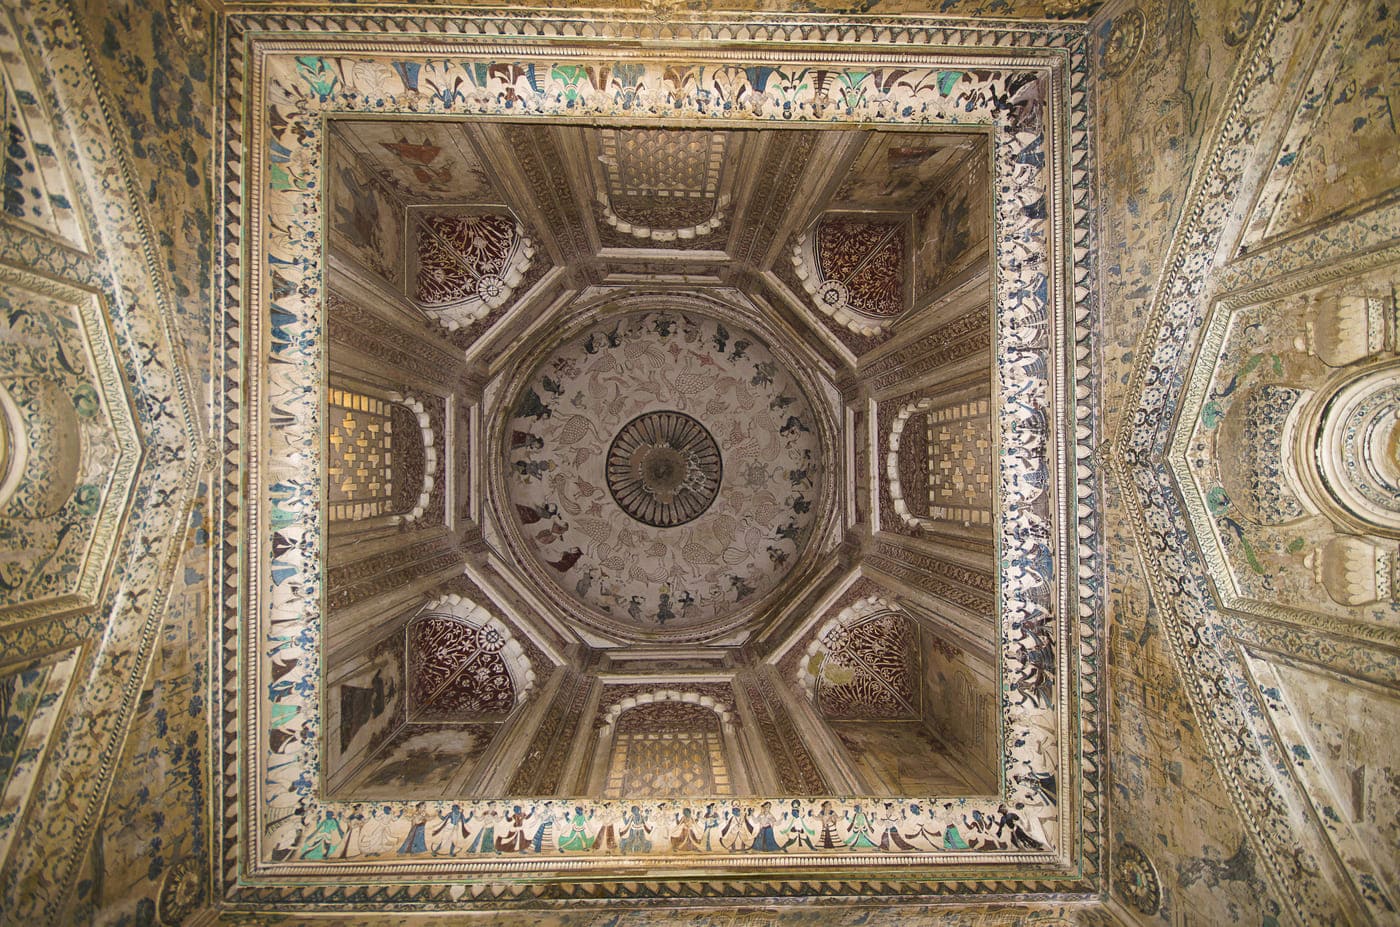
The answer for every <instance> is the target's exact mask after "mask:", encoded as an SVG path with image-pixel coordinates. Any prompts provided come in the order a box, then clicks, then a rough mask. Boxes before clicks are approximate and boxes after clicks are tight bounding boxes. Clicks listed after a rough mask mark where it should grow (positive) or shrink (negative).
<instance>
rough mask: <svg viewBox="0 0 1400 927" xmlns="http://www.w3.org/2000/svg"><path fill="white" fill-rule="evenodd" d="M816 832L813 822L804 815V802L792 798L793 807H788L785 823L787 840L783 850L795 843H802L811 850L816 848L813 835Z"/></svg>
mask: <svg viewBox="0 0 1400 927" xmlns="http://www.w3.org/2000/svg"><path fill="white" fill-rule="evenodd" d="M815 834H816V829H815V828H814V827H812V825H811V823H810V822H808V821H807V820H806V819H805V818H803V817H802V802H800V801H798V800H797V799H795V798H794V799H793V800H792V807H791V808H790V809H788V813H787V820H786V821H785V822H784V824H783V835H784V836H786V837H787V840H786V841H785V842H784V843H783V850H785V851H786V850H787V849H788V848H789V847H791V846H792V845H793V844H797V843H800V844H802V845H803V846H805V847H806V848H807V849H809V850H815V849H816V846H815V845H813V843H812V837H813V835H815Z"/></svg>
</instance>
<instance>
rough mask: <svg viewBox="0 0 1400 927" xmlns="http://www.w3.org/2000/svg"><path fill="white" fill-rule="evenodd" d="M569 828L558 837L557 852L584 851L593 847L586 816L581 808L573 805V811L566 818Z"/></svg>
mask: <svg viewBox="0 0 1400 927" xmlns="http://www.w3.org/2000/svg"><path fill="white" fill-rule="evenodd" d="M567 821H568V825H569V829H568V830H567V831H565V832H564V834H563V835H562V836H560V838H559V852H560V853H564V852H569V851H579V852H582V851H586V850H591V849H592V848H593V838H592V837H590V836H588V818H587V817H586V816H585V815H584V813H583V808H582V807H581V806H579V805H575V806H574V813H573V814H572V815H570V816H569V817H568V818H567Z"/></svg>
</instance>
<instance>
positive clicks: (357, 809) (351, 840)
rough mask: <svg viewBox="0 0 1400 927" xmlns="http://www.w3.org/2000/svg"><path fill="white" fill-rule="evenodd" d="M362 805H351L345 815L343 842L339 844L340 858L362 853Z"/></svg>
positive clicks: (361, 854) (363, 823)
mask: <svg viewBox="0 0 1400 927" xmlns="http://www.w3.org/2000/svg"><path fill="white" fill-rule="evenodd" d="M364 807H365V806H364V805H352V806H351V808H350V813H349V814H347V815H346V816H345V842H344V843H342V844H341V845H340V858H341V859H348V858H350V857H352V856H363V855H364V849H363V844H364V831H365V811H364Z"/></svg>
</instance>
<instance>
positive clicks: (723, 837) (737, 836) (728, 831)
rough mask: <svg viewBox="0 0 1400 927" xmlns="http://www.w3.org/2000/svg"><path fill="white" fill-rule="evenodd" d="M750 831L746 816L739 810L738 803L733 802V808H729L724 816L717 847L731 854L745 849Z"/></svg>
mask: <svg viewBox="0 0 1400 927" xmlns="http://www.w3.org/2000/svg"><path fill="white" fill-rule="evenodd" d="M752 830H753V828H752V827H750V826H749V822H748V818H747V816H746V815H744V814H743V813H742V812H741V811H740V810H739V803H738V802H735V803H734V807H733V808H730V809H729V813H728V814H727V815H726V816H725V820H724V829H723V830H721V831H720V832H719V845H720V846H722V847H724V848H725V849H726V850H728V851H729V852H731V853H737V852H739V851H740V850H743V849H747V847H748V845H749V838H748V835H749V833H751V832H752Z"/></svg>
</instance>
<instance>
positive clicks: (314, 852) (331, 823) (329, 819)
mask: <svg viewBox="0 0 1400 927" xmlns="http://www.w3.org/2000/svg"><path fill="white" fill-rule="evenodd" d="M341 835H342V831H341V829H340V821H338V820H337V819H336V816H335V812H334V811H327V812H326V816H325V817H324V818H322V819H321V823H320V824H318V825H316V829H315V830H313V831H312V832H311V836H310V838H308V839H307V841H306V846H304V847H302V850H301V858H302V859H330V858H331V854H333V853H334V852H335V848H336V847H337V846H339V845H340V839H341Z"/></svg>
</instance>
